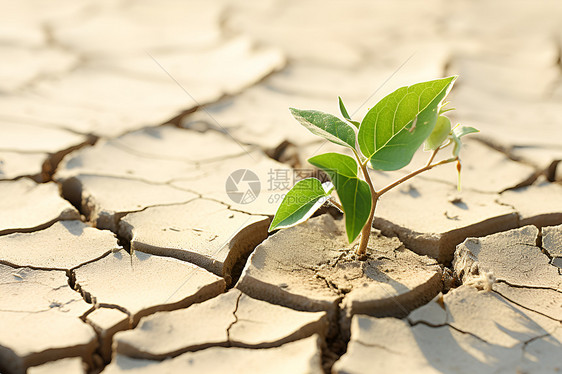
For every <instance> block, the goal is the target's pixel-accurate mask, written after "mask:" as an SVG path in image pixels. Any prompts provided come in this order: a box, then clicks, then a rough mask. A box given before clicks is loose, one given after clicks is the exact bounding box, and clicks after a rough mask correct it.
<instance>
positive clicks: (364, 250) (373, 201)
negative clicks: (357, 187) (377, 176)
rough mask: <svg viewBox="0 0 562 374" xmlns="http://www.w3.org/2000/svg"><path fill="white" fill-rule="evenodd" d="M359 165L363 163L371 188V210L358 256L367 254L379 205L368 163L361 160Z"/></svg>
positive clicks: (366, 180) (365, 176)
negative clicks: (376, 209)
mask: <svg viewBox="0 0 562 374" xmlns="http://www.w3.org/2000/svg"><path fill="white" fill-rule="evenodd" d="M358 160H359V158H358ZM359 165H361V171H362V172H363V177H364V178H365V182H367V184H368V185H369V189H370V190H371V211H370V212H369V218H367V222H365V226H363V230H361V242H360V243H359V247H358V248H357V251H356V252H355V253H356V254H357V256H359V257H363V256H365V253H367V244H368V243H369V236H371V227H372V226H373V218H374V217H375V208H376V206H377V201H378V199H379V194H377V191H375V187H373V182H372V181H371V176H370V175H369V171H368V170H367V163H366V162H365V163H363V162H361V161H360V160H359Z"/></svg>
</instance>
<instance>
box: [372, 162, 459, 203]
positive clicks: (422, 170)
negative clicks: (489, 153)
mask: <svg viewBox="0 0 562 374" xmlns="http://www.w3.org/2000/svg"><path fill="white" fill-rule="evenodd" d="M458 159H459V158H458V157H453V158H448V159H446V160H443V161H439V162H437V163H435V164H431V165H426V166H424V167H423V168H420V169H418V170H416V171H413V172H411V173H410V174H408V175H406V176H404V177H402V178H400V179H398V180H397V181H396V182H394V183H392V184H389V185H388V186H386V187H385V188H383V189H381V190H380V191H379V192H378V195H379V196H381V195H382V194H384V193H385V192H388V191H389V190H391V189H393V188H394V187H396V186H398V185H399V184H402V183H404V182H406V181H407V180H408V179H410V178H413V177H415V176H416V175H418V174H421V173H423V172H424V171H428V170H431V169H433V168H434V167H436V166H439V165H445V164H449V163H451V162H455V161H457V160H458Z"/></svg>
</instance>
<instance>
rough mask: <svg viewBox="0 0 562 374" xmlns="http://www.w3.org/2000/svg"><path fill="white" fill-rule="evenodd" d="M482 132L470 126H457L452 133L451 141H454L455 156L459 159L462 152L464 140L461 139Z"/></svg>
mask: <svg viewBox="0 0 562 374" xmlns="http://www.w3.org/2000/svg"><path fill="white" fill-rule="evenodd" d="M475 132H480V131H479V130H478V129H475V128H474V127H470V126H456V127H455V128H454V129H453V131H452V132H451V139H452V140H453V156H455V157H458V156H459V153H460V152H461V147H462V140H461V138H462V137H463V136H465V135H468V134H473V133H475Z"/></svg>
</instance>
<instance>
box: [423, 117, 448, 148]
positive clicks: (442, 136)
mask: <svg viewBox="0 0 562 374" xmlns="http://www.w3.org/2000/svg"><path fill="white" fill-rule="evenodd" d="M450 132H451V120H450V119H449V118H447V117H445V116H439V117H437V122H435V127H434V128H433V131H432V132H431V134H430V135H429V137H428V138H427V139H426V140H425V145H424V151H434V150H436V149H437V148H439V147H440V146H441V144H443V142H444V141H445V140H447V137H448V136H449V133H450Z"/></svg>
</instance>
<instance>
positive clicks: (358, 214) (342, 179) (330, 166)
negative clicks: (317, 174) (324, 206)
mask: <svg viewBox="0 0 562 374" xmlns="http://www.w3.org/2000/svg"><path fill="white" fill-rule="evenodd" d="M308 162H310V163H311V164H312V165H314V166H317V167H318V168H320V169H322V170H323V171H324V172H326V174H328V175H329V176H330V179H331V180H332V182H333V183H334V185H335V187H336V192H337V193H338V197H339V199H340V202H341V205H342V207H343V212H344V215H345V229H346V232H347V239H348V240H349V242H350V243H351V242H352V241H354V240H355V239H356V238H357V236H359V234H360V233H361V230H362V229H363V226H365V223H366V222H367V219H368V218H369V214H370V212H371V203H372V200H371V190H370V189H369V185H368V184H367V182H365V181H364V180H361V179H359V177H358V176H357V162H355V160H354V159H353V158H352V157H349V156H346V155H342V154H339V153H325V154H323V155H318V156H314V157H312V158H310V159H309V160H308Z"/></svg>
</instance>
